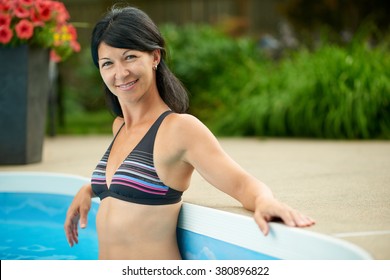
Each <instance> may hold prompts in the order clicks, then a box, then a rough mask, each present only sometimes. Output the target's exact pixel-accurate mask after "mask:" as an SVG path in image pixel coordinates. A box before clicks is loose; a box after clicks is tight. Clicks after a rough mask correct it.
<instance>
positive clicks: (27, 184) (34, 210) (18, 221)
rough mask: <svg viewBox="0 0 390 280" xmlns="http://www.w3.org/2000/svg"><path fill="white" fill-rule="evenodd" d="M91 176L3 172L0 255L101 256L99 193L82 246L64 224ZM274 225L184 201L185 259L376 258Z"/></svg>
mask: <svg viewBox="0 0 390 280" xmlns="http://www.w3.org/2000/svg"><path fill="white" fill-rule="evenodd" d="M88 181H89V179H87V178H84V177H79V176H71V175H65V174H56V173H40V172H0V259H1V260H9V259H11V260H17V259H24V260H26V259H27V260H31V259H41V260H95V259H97V256H98V245H97V234H96V224H95V217H96V212H97V209H98V207H99V201H98V199H97V198H96V199H93V202H92V206H91V210H90V212H89V216H88V227H87V228H86V229H82V230H80V232H79V244H78V245H76V246H74V247H72V248H70V247H69V245H68V243H67V241H66V238H65V233H64V229H63V222H64V220H65V215H66V211H67V208H68V206H69V205H70V203H71V201H72V199H73V196H74V194H75V193H76V192H77V191H78V190H79V188H80V186H81V185H83V184H84V183H86V182H88ZM270 228H271V231H270V234H269V236H267V237H264V236H263V235H262V234H261V233H260V231H259V229H258V228H257V225H256V224H255V223H254V221H253V219H251V218H249V217H245V216H241V215H236V214H232V213H227V212H223V211H219V210H215V209H211V208H206V207H201V206H197V205H192V204H187V203H184V204H183V207H182V210H181V212H180V216H179V221H178V229H177V234H178V244H179V248H180V251H181V254H182V256H183V258H184V259H197V260H205V259H218V260H227V259H234V260H243V259H247V260H256V259H257V260H258V259H260V260H274V259H371V256H370V255H369V254H368V253H367V252H365V251H364V250H362V249H361V248H359V247H357V246H355V245H353V244H350V243H347V242H344V241H341V240H338V239H335V238H330V237H327V236H324V235H320V234H316V233H312V232H309V231H305V230H301V229H294V228H288V227H286V226H283V225H279V224H273V223H272V225H270Z"/></svg>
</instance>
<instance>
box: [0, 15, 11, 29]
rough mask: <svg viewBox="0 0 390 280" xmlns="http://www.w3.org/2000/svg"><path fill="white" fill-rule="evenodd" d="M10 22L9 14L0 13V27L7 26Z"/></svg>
mask: <svg viewBox="0 0 390 280" xmlns="http://www.w3.org/2000/svg"><path fill="white" fill-rule="evenodd" d="M10 24H11V16H10V15H7V14H0V28H3V27H9V26H10Z"/></svg>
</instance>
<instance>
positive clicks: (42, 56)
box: [0, 45, 49, 165]
mask: <svg viewBox="0 0 390 280" xmlns="http://www.w3.org/2000/svg"><path fill="white" fill-rule="evenodd" d="M0 62H1V67H0V164H2V165H5V164H29V163H35V162H40V161H41V160H42V151H43V142H44V137H45V127H46V111H47V99H48V92H49V51H48V50H46V49H35V48H31V47H30V46H27V45H23V46H20V47H1V48H0Z"/></svg>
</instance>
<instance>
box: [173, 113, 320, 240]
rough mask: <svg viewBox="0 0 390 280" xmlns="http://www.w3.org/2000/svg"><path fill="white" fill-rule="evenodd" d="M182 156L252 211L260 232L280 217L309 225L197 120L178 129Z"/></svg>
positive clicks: (309, 221) (191, 119)
mask: <svg viewBox="0 0 390 280" xmlns="http://www.w3.org/2000/svg"><path fill="white" fill-rule="evenodd" d="M181 135H182V136H181V137H180V138H181V139H182V143H184V146H185V148H184V150H185V153H184V156H183V159H184V161H186V162H187V163H188V164H190V165H192V166H193V167H194V168H195V169H196V170H197V171H198V172H199V174H200V175H201V176H202V177H203V178H205V179H206V180H207V181H208V182H209V183H210V184H212V185H213V186H215V187H217V188H218V189H220V190H221V191H223V192H225V193H227V194H228V195H230V196H232V197H233V198H235V199H237V200H238V201H239V202H240V203H241V204H242V205H243V207H244V208H245V209H247V210H250V211H253V212H254V218H255V221H256V223H257V224H258V226H259V227H260V229H261V231H262V232H263V233H264V234H265V235H267V234H268V231H269V227H268V222H269V221H270V220H271V219H273V218H280V219H282V220H283V222H284V223H285V224H286V225H289V226H296V227H306V226H311V225H313V224H314V223H315V222H314V220H313V219H311V218H309V217H307V216H305V215H303V214H302V213H300V212H299V211H297V210H295V209H293V208H291V207H289V206H288V205H286V204H284V203H282V202H280V201H278V200H277V199H275V198H274V196H273V194H272V191H271V190H270V188H269V187H268V186H267V185H266V184H264V183H263V182H261V181H260V180H258V179H256V178H255V177H253V176H252V175H250V174H249V173H248V172H246V171H245V170H244V169H243V168H242V167H241V166H239V165H238V164H237V163H236V162H235V161H234V160H233V159H232V158H231V157H229V156H228V155H227V154H226V153H225V151H224V150H223V149H222V147H221V146H220V144H219V142H218V140H217V139H216V138H215V136H214V135H213V134H212V133H211V132H210V130H209V129H208V128H207V127H206V126H204V125H203V124H202V123H201V122H200V121H199V120H197V119H196V118H194V117H192V116H187V117H186V125H185V126H183V128H182V133H181Z"/></svg>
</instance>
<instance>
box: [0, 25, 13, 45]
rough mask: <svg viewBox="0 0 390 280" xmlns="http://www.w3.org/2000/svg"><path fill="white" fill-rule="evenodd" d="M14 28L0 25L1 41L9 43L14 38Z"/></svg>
mask: <svg viewBox="0 0 390 280" xmlns="http://www.w3.org/2000/svg"><path fill="white" fill-rule="evenodd" d="M12 36H13V35H12V30H11V29H10V28H9V27H3V26H2V27H0V43H2V44H7V43H9V41H11V39H12Z"/></svg>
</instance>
